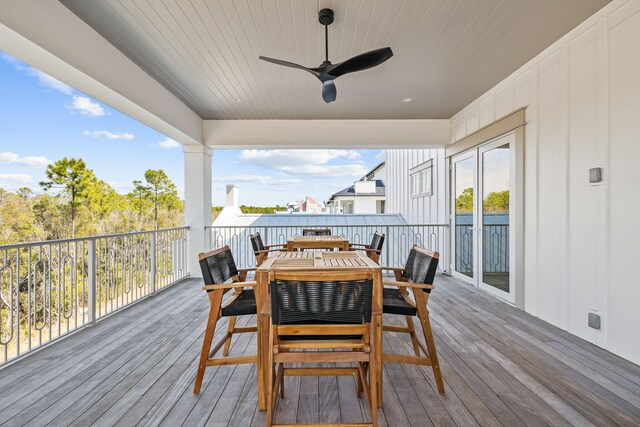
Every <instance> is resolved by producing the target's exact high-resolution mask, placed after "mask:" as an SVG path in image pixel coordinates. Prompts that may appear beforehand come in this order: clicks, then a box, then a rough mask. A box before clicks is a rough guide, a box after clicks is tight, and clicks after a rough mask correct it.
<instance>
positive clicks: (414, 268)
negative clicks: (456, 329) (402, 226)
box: [382, 245, 444, 394]
mask: <svg viewBox="0 0 640 427" xmlns="http://www.w3.org/2000/svg"><path fill="white" fill-rule="evenodd" d="M438 259H439V254H438V252H431V251H429V250H427V249H424V248H421V247H419V246H416V245H414V246H413V248H411V251H410V252H409V256H408V257H407V262H406V264H405V266H404V268H392V267H382V269H383V270H391V271H393V272H394V275H395V280H393V281H388V280H384V281H383V282H382V284H383V286H384V288H383V291H382V292H383V303H382V312H383V313H384V314H397V315H400V316H404V317H405V320H406V323H407V326H406V327H404V326H395V325H383V327H382V329H383V330H384V331H390V332H402V333H408V334H409V336H410V337H411V342H412V344H413V351H414V352H415V356H409V355H402V354H383V355H382V360H383V361H384V362H397V363H410V364H414V365H426V366H429V365H431V367H432V369H433V375H434V377H435V380H436V386H437V387H438V392H440V393H441V394H443V393H444V382H443V381H442V374H441V372H440V364H439V363H438V354H437V352H436V344H435V342H434V340H433V332H432V331H431V323H430V322H429V311H428V310H427V301H428V300H429V296H430V293H431V290H432V289H434V286H433V279H434V278H435V275H436V270H437V268H438ZM407 288H408V289H411V296H412V297H413V300H412V299H411V298H410V296H409V292H408V291H407ZM416 316H417V317H418V320H419V321H420V325H421V326H422V332H423V334H424V340H425V342H426V348H425V346H424V345H423V344H422V343H421V342H420V341H419V340H418V338H417V336H416V331H415V327H414V325H413V317H416ZM420 350H422V352H423V353H424V355H420Z"/></svg>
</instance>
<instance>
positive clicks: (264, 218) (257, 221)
mask: <svg viewBox="0 0 640 427" xmlns="http://www.w3.org/2000/svg"><path fill="white" fill-rule="evenodd" d="M406 223H407V221H406V220H405V219H404V217H403V216H402V215H400V214H336V215H334V214H331V215H329V214H315V215H314V214H298V213H293V214H263V215H258V214H231V215H222V214H221V215H220V216H218V218H216V220H215V221H214V223H213V225H214V226H219V227H230V226H231V227H247V226H251V227H269V226H276V227H278V226H279V227H284V226H294V227H307V226H311V227H316V226H318V227H319V226H327V227H328V226H334V227H335V226H343V225H346V226H349V225H360V226H376V225H405V224H406Z"/></svg>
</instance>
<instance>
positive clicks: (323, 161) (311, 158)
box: [239, 150, 368, 177]
mask: <svg viewBox="0 0 640 427" xmlns="http://www.w3.org/2000/svg"><path fill="white" fill-rule="evenodd" d="M360 157H361V154H360V153H359V152H358V151H357V150H243V151H242V152H241V153H240V156H239V159H240V160H241V161H243V162H245V163H251V164H253V165H257V166H261V167H264V168H268V169H274V170H277V171H280V172H284V173H286V174H288V175H307V176H325V177H345V176H361V175H364V174H365V173H366V172H367V171H368V169H367V168H366V167H365V166H364V165H362V164H359V163H353V164H343V165H335V164H334V165H328V164H327V163H329V162H331V161H337V160H354V159H357V158H360Z"/></svg>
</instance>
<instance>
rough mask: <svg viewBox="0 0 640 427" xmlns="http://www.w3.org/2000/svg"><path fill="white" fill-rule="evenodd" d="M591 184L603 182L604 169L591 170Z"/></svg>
mask: <svg viewBox="0 0 640 427" xmlns="http://www.w3.org/2000/svg"><path fill="white" fill-rule="evenodd" d="M589 182H590V183H591V184H595V183H597V182H602V168H591V169H589Z"/></svg>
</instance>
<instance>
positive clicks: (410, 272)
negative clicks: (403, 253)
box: [402, 246, 439, 292]
mask: <svg viewBox="0 0 640 427" xmlns="http://www.w3.org/2000/svg"><path fill="white" fill-rule="evenodd" d="M438 261H439V254H438V252H431V251H428V250H426V249H423V248H420V247H418V246H414V247H413V248H411V251H410V252H409V257H408V258H407V263H406V264H405V266H404V271H403V272H402V276H403V277H405V278H406V279H409V280H410V281H412V282H413V283H421V284H425V285H431V284H433V279H434V278H435V277H436V271H437V269H438ZM424 291H425V292H429V291H430V289H424Z"/></svg>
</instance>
